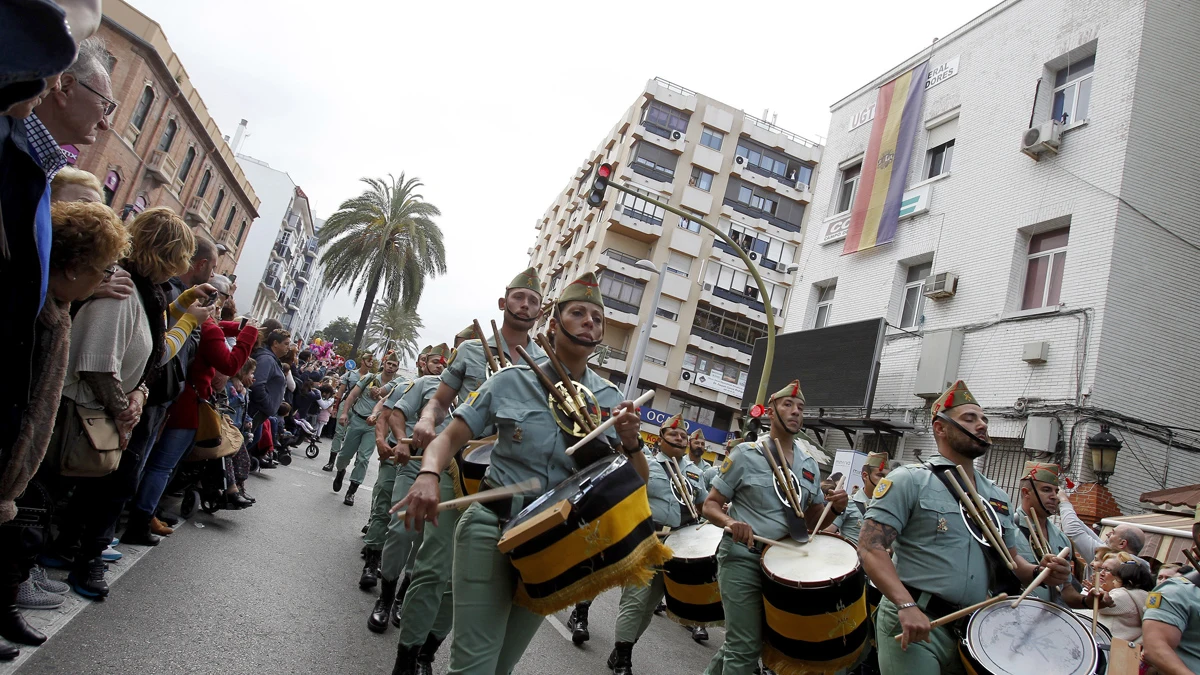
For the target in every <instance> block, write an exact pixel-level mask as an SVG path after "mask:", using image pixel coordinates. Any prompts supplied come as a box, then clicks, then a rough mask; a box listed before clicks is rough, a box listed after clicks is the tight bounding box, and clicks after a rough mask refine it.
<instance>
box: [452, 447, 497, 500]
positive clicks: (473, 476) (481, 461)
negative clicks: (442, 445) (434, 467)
mask: <svg viewBox="0 0 1200 675" xmlns="http://www.w3.org/2000/svg"><path fill="white" fill-rule="evenodd" d="M495 447H496V444H495V443H488V444H487V445H481V446H479V447H477V448H474V449H472V450H463V451H462V452H459V453H457V454H455V455H454V462H453V464H451V466H452V467H453V468H454V471H453V474H454V475H452V476H451V478H453V479H454V494H455V496H456V497H465V496H467V495H473V494H475V493H476V492H479V485H480V483H482V482H483V476H484V474H486V473H487V470H488V467H489V466H491V465H492V449H493V448H495Z"/></svg>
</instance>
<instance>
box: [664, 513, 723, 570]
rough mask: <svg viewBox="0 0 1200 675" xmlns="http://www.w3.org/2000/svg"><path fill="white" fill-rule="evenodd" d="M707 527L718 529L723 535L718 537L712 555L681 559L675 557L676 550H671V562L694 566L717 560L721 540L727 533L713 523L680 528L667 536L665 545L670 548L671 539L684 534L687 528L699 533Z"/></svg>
mask: <svg viewBox="0 0 1200 675" xmlns="http://www.w3.org/2000/svg"><path fill="white" fill-rule="evenodd" d="M706 527H711V528H714V529H716V530H717V531H718V532H720V535H721V536H718V537H717V541H716V546H714V547H713V552H712V553H709V554H708V555H703V556H696V557H694V558H684V557H680V556H679V555H674V550H675V549H671V551H672V553H673V555H672V557H671V560H675V561H678V562H680V563H689V564H694V563H698V562H703V561H707V560H711V559H713V558H715V557H716V555H717V551H718V550H720V548H721V540H722V539H723V538H724V535H725V531H724V530H723V529H721V528H720V527H717V526H716V525H714V524H712V523H699V524H692V525H684V526H683V527H680V528H678V529H676V530H674V531H672V532H671V533H670V534H668V535H667V536H666V538H665V539H663V543H664V544H666V545H667V546H668V547H670V546H671V545H670V544H669V543H668V542H670V541H671V537H673V536H675V535H676V534H679V533H682V532H683V531H684V530H685V529H687V528H692V529H693V530H694V531H696V532H699V531H700V530H703V529H704V528H706Z"/></svg>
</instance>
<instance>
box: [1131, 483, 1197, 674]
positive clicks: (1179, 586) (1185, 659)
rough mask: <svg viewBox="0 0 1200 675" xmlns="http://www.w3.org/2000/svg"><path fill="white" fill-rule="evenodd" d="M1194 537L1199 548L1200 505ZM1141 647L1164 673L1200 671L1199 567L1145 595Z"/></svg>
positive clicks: (1145, 656)
mask: <svg viewBox="0 0 1200 675" xmlns="http://www.w3.org/2000/svg"><path fill="white" fill-rule="evenodd" d="M1192 540H1193V541H1194V543H1195V545H1196V549H1195V550H1196V551H1200V506H1197V507H1196V520H1195V522H1194V523H1193V524H1192ZM1142 649H1143V652H1142V658H1143V659H1144V660H1145V661H1146V662H1147V663H1149V664H1150V665H1152V666H1154V667H1155V668H1157V669H1158V672H1159V673H1161V674H1162V675H1200V571H1197V570H1192V571H1191V572H1190V573H1188V574H1186V575H1184V576H1180V577H1170V578H1168V579H1167V580H1166V581H1163V582H1162V583H1161V584H1159V585H1158V587H1157V588H1155V589H1154V592H1153V593H1151V594H1150V595H1149V596H1147V597H1146V612H1145V614H1143V615H1142Z"/></svg>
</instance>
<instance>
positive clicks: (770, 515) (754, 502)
mask: <svg viewBox="0 0 1200 675" xmlns="http://www.w3.org/2000/svg"><path fill="white" fill-rule="evenodd" d="M761 443H762V441H760V442H759V443H742V444H741V445H738V446H737V447H735V448H734V449H733V450H732V451H731V452H730V453H729V456H728V457H726V458H725V463H724V464H722V465H721V470H720V473H718V474H717V475H716V476H715V477H713V481H712V487H713V488H715V489H716V491H717V492H719V493H721V496H722V497H724V498H725V499H727V500H730V501H731V502H732V503H731V504H730V506H729V517H730V518H733V519H734V520H738V521H741V522H743V523H747V524H749V525H750V527H751V528H753V529H754V534H757V535H758V536H760V537H766V538H767V539H782V538H784V537H786V536H788V534H789V529H788V521H787V516H785V515H784V513H783V510H784V509H785V508H787V509H790V508H792V507H791V504H790V503H789V502H788V501H787V496H786V494H785V493H784V492H783V488H782V487H781V486H779V485H777V483H776V481H775V473H774V472H773V471H771V465H770V464H768V463H767V458H766V457H764V456H763V454H762V452H761V450H760V444H761ZM778 459H779V457H778V453H776V461H778ZM780 468H783V467H780ZM784 470H785V471H786V470H787V469H784ZM791 472H792V475H793V476H794V477H795V478H796V481H797V482H798V483H799V485H800V493H799V497H800V509H801V511H802V512H803V511H807V510H808V508H809V507H810V506H812V505H813V504H824V503H825V495H824V493H822V492H821V486H820V481H821V474H820V470H819V468H818V467H817V460H815V459H813V458H812V457H811V456H810V455H809V454H808V453H807V452H805V451H804V448H803V446H801V445H800V443H798V442H793V443H792V467H791Z"/></svg>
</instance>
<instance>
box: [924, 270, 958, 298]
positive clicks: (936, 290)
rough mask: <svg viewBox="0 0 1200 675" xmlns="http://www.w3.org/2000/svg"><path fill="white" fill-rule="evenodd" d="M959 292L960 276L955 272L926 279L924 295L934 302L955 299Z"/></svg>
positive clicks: (943, 273)
mask: <svg viewBox="0 0 1200 675" xmlns="http://www.w3.org/2000/svg"><path fill="white" fill-rule="evenodd" d="M957 292H958V275H957V274H955V273H953V272H942V273H941V274H934V275H932V276H929V277H926V278H925V290H924V291H922V294H923V295H924V296H925V297H927V298H931V299H934V300H937V299H939V298H953V297H954V294H955V293H957Z"/></svg>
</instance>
